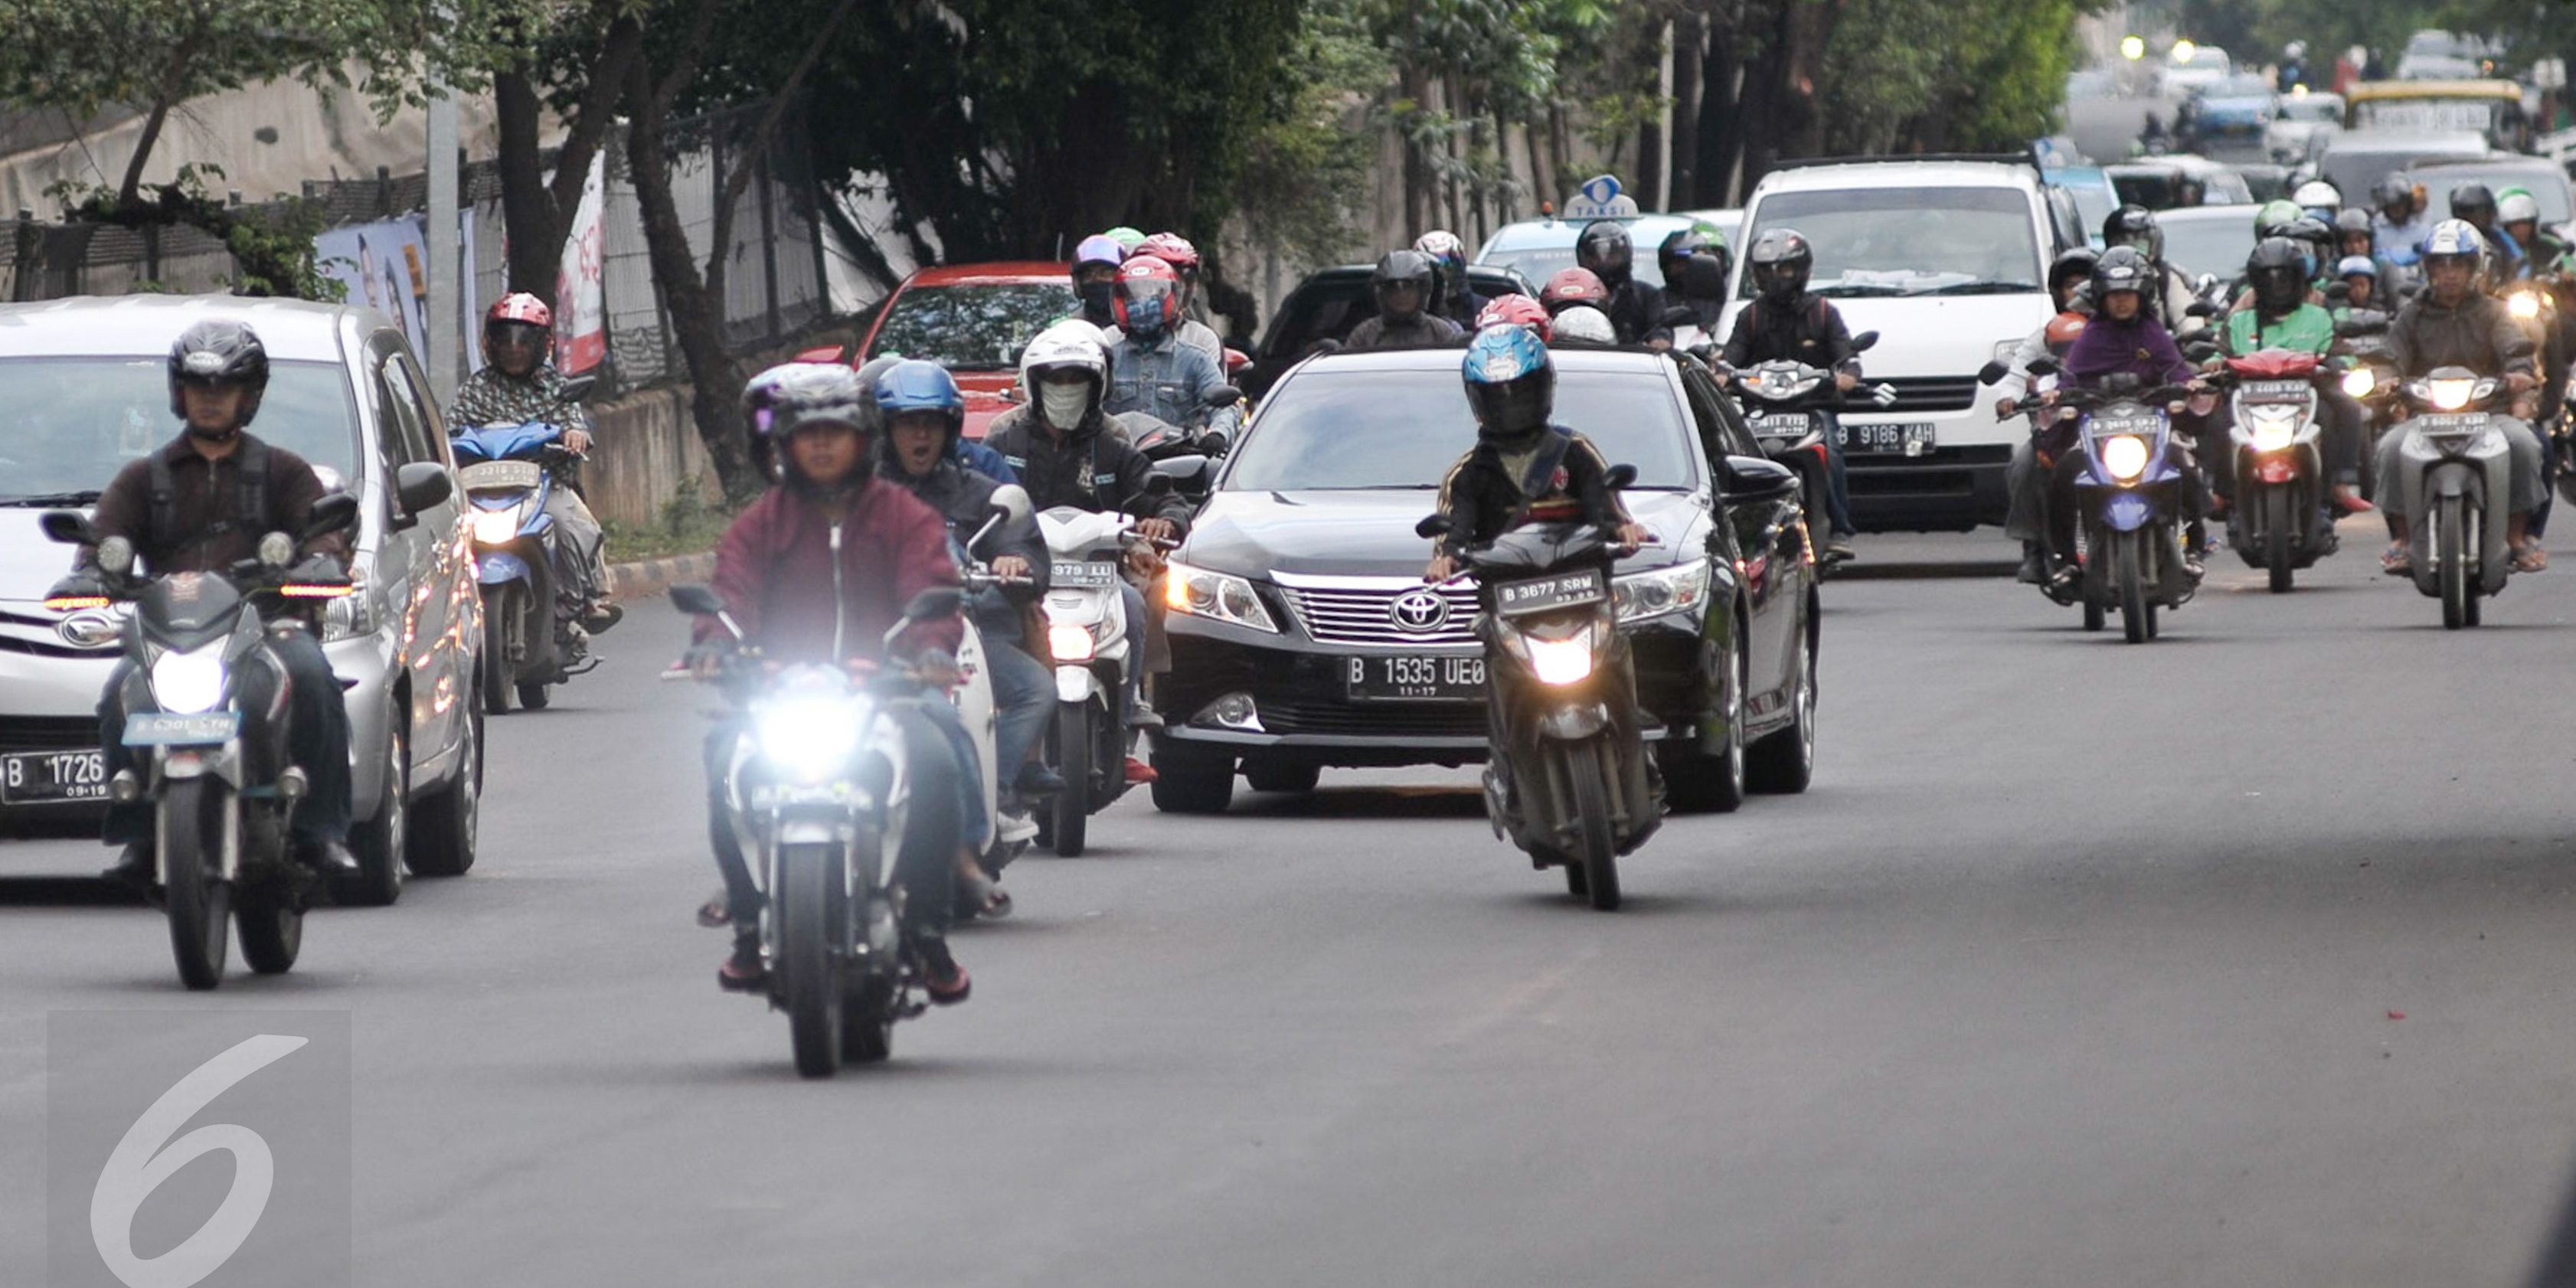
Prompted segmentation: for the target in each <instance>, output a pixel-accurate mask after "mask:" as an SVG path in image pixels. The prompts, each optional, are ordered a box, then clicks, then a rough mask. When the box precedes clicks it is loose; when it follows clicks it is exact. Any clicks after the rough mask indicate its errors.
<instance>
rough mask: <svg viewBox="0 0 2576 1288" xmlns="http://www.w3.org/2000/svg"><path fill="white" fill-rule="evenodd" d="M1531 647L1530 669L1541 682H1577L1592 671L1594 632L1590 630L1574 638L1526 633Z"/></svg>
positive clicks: (1525, 642)
mask: <svg viewBox="0 0 2576 1288" xmlns="http://www.w3.org/2000/svg"><path fill="white" fill-rule="evenodd" d="M1522 644H1523V646H1524V647H1526V648H1527V649H1528V650H1529V662H1530V671H1531V672H1532V673H1533V674H1535V675H1537V676H1538V682H1539V683H1541V684H1573V683H1576V682H1578V681H1580V680H1582V679H1583V678H1584V677H1585V676H1588V675H1590V674H1592V634H1591V632H1589V631H1586V632H1584V633H1583V634H1581V635H1577V636H1575V637H1574V638H1572V639H1563V640H1540V639H1528V638H1526V637H1524V639H1523V640H1522Z"/></svg>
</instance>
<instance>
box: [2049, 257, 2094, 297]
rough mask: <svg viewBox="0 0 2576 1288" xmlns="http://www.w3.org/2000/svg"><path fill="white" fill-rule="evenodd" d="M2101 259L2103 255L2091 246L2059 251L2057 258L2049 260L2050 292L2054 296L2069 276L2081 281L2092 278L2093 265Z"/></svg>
mask: <svg viewBox="0 0 2576 1288" xmlns="http://www.w3.org/2000/svg"><path fill="white" fill-rule="evenodd" d="M2100 259H2101V256H2100V255H2097V254H2095V253H2094V251H2093V248H2092V247H2090V246H2078V247H2076V248H2075V249H2073V250H2067V251H2060V252H2058V255H2057V258H2056V259H2054V260H2051V261H2049V265H2048V293H2049V294H2050V295H2052V296H2053V295H2055V294H2057V292H2058V291H2059V290H2060V289H2062V288H2064V287H2065V285H2066V283H2067V280H2068V279H2069V278H2073V279H2076V280H2079V281H2081V280H2088V279H2090V278H2091V277H2092V276H2093V265H2094V264H2095V263H2097V262H2098V261H2099V260H2100Z"/></svg>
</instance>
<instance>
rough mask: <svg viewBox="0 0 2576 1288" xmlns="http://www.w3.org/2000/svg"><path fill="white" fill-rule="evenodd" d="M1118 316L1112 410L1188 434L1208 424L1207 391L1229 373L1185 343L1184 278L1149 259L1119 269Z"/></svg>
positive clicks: (1112, 352)
mask: <svg viewBox="0 0 2576 1288" xmlns="http://www.w3.org/2000/svg"><path fill="white" fill-rule="evenodd" d="M1117 314H1118V339H1117V341H1116V342H1115V343H1113V344H1112V345H1110V361H1111V362H1112V364H1113V365H1114V367H1115V369H1116V371H1117V380H1116V383H1115V384H1114V385H1113V386H1112V387H1111V388H1110V390H1109V397H1108V403H1107V406H1108V408H1109V410H1111V411H1142V412H1151V413H1152V414H1153V415H1154V416H1156V417H1157V418H1159V419H1162V420H1166V421H1170V422H1171V423H1172V424H1175V425H1178V426H1180V427H1182V428H1184V429H1197V428H1199V427H1200V426H1202V425H1205V424H1206V423H1207V416H1208V406H1207V392H1208V391H1209V390H1211V389H1214V388H1216V387H1217V386H1218V385H1221V384H1224V383H1225V374H1224V372H1225V369H1224V365H1223V364H1222V363H1221V362H1220V361H1219V360H1218V359H1215V358H1211V357H1209V356H1207V354H1205V353H1203V352H1201V351H1199V350H1197V349H1194V348H1191V347H1190V346H1189V345H1186V344H1183V343H1181V339H1180V332H1179V326H1180V320H1181V278H1180V274H1178V273H1175V272H1173V271H1172V266H1171V265H1169V264H1166V263H1164V262H1163V261H1161V260H1159V259H1156V258H1154V257H1153V256H1151V255H1145V254H1137V255H1133V256H1130V257H1129V258H1128V260H1127V262H1126V263H1124V264H1121V265H1119V266H1118V299H1117ZM1009 454H1010V453H1008V452H1004V453H1003V455H1005V456H1008V455H1009Z"/></svg>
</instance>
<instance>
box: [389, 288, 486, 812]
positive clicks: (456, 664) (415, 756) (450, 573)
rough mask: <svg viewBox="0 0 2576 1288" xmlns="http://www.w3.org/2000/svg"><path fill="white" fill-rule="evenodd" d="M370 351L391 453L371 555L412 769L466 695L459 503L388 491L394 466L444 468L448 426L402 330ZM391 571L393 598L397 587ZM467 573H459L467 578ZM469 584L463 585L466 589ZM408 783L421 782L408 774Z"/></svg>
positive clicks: (455, 728) (456, 718)
mask: <svg viewBox="0 0 2576 1288" xmlns="http://www.w3.org/2000/svg"><path fill="white" fill-rule="evenodd" d="M370 352H371V353H373V354H374V356H375V368H376V381H377V389H378V397H379V398H380V399H381V402H380V406H381V408H382V412H383V414H382V415H380V416H379V422H380V423H381V424H383V425H384V426H385V432H384V438H385V441H386V443H387V446H388V450H387V451H386V452H385V454H384V455H385V457H386V459H387V460H388V461H389V462H391V463H390V464H389V465H388V466H387V467H386V473H385V489H384V491H385V538H384V541H383V544H382V545H381V546H380V547H379V549H378V550H377V554H376V562H377V566H378V569H379V571H380V573H381V575H383V576H384V577H385V578H386V579H387V581H386V590H387V597H386V603H387V604H388V605H389V606H392V607H393V608H394V611H396V612H398V613H400V614H401V618H400V620H399V621H397V622H395V623H392V628H393V630H394V632H395V641H396V647H397V648H398V649H400V651H401V657H402V662H403V670H404V673H405V674H407V675H409V676H410V677H411V708H410V711H409V716H410V719H411V737H412V746H411V756H412V764H413V766H414V768H415V770H417V769H419V768H421V767H424V766H433V765H435V766H436V767H437V769H438V771H440V772H443V771H444V769H445V765H444V760H445V757H446V756H447V755H448V754H449V753H450V752H452V751H453V750H454V749H455V747H456V746H457V741H458V739H459V738H460V737H461V736H462V734H463V731H464V729H463V720H464V719H465V709H466V708H467V707H469V706H471V705H472V704H473V701H474V691H473V685H472V679H473V673H472V671H471V669H470V665H471V661H472V659H471V658H470V656H466V655H465V654H464V652H463V650H464V647H465V646H464V645H463V644H461V643H460V637H461V636H462V635H464V634H465V632H462V631H459V630H457V629H456V618H457V614H458V613H459V611H460V608H459V604H458V593H457V592H458V586H459V574H458V567H457V565H458V554H457V552H458V549H459V541H458V536H457V533H458V518H457V515H458V510H457V505H458V502H457V498H456V495H455V494H454V493H453V492H451V494H450V495H449V497H448V499H447V500H445V501H442V502H440V503H439V504H437V505H435V506H431V507H429V508H428V509H425V510H422V511H419V512H418V513H410V512H406V511H405V510H404V509H403V506H402V499H401V498H400V497H398V496H396V495H395V494H394V490H393V475H394V471H396V470H398V469H400V468H401V466H403V465H407V464H412V463H415V462H425V463H428V464H433V465H437V466H439V467H440V468H441V469H452V466H451V465H450V464H449V461H448V455H447V435H446V433H445V431H444V430H443V429H442V428H441V427H440V424H439V421H438V418H437V410H436V407H435V405H434V404H433V403H432V402H431V400H430V399H429V398H428V397H427V396H426V394H425V387H426V382H425V381H424V380H423V379H422V378H421V374H420V369H419V366H418V364H417V363H416V362H415V360H414V359H413V358H412V355H411V346H410V345H409V344H408V343H406V342H405V341H404V340H403V339H402V337H401V336H399V335H397V334H394V333H392V332H385V333H382V334H381V335H380V337H379V343H377V344H375V345H373V346H371V347H370ZM396 578H399V591H400V594H399V597H398V598H397V597H396V595H395V591H396V581H395V579H396ZM470 580H471V578H470V575H468V576H467V578H466V581H467V582H468V583H469V584H470ZM468 593H470V589H469V592H468ZM413 781H414V784H415V786H416V787H427V786H429V783H428V782H427V781H425V780H424V779H422V778H421V777H418V776H415V778H414V780H413Z"/></svg>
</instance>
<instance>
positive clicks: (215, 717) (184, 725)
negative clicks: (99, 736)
mask: <svg viewBox="0 0 2576 1288" xmlns="http://www.w3.org/2000/svg"><path fill="white" fill-rule="evenodd" d="M240 732H241V713H240V712H238V711H208V712H204V713H202V714H199V715H192V716H183V715H174V714H172V713H170V712H167V711H143V712H137V713H135V714H133V715H130V716H127V717H126V718H125V745H126V746H128V747H205V746H212V745H214V744H217V743H225V742H230V741H232V740H233V735H235V734H238V733H240Z"/></svg>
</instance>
